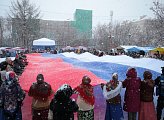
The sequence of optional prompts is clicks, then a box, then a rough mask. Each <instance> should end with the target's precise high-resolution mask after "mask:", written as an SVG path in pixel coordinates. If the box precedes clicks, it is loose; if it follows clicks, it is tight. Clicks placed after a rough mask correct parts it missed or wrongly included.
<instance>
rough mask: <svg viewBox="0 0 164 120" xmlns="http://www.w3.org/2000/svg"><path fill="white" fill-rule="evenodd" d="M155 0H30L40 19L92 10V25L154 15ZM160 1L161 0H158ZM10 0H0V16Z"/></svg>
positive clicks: (67, 16)
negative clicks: (39, 12) (111, 12)
mask: <svg viewBox="0 0 164 120" xmlns="http://www.w3.org/2000/svg"><path fill="white" fill-rule="evenodd" d="M153 1H155V0H30V2H31V3H34V4H36V6H40V10H41V13H42V19H47V20H73V14H74V12H75V10H76V9H87V10H93V26H95V25H97V24H98V23H109V22H110V20H111V19H110V11H113V22H115V21H123V20H139V19H140V16H143V15H147V16H148V17H151V18H152V17H154V15H153V13H152V11H151V10H150V7H151V6H152V5H153ZM159 1H162V0H159ZM10 2H11V0H0V16H5V15H6V13H7V11H8V8H9V6H10V5H11V4H10Z"/></svg>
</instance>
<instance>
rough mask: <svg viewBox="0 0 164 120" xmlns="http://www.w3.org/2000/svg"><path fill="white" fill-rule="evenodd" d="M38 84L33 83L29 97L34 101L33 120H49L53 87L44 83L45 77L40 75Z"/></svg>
mask: <svg viewBox="0 0 164 120" xmlns="http://www.w3.org/2000/svg"><path fill="white" fill-rule="evenodd" d="M36 80H37V82H35V83H33V84H32V85H31V87H30V89H29V93H28V95H29V96H31V97H33V99H32V120H48V111H49V104H50V100H49V96H50V95H51V94H52V89H51V85H50V84H48V83H46V82H45V81H44V76H43V75H42V74H38V75H37V78H36Z"/></svg>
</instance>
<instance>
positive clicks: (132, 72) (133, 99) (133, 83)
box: [122, 68, 141, 120]
mask: <svg viewBox="0 0 164 120" xmlns="http://www.w3.org/2000/svg"><path fill="white" fill-rule="evenodd" d="M126 76H127V78H126V79H125V80H124V81H123V82H122V85H123V88H126V91H125V96H124V106H123V109H124V111H126V112H128V120H136V115H137V112H139V108H140V86H141V79H140V78H139V77H137V71H136V69H135V68H129V69H128V70H127V73H126Z"/></svg>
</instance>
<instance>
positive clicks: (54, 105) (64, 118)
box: [50, 92, 79, 120]
mask: <svg viewBox="0 0 164 120" xmlns="http://www.w3.org/2000/svg"><path fill="white" fill-rule="evenodd" d="M78 108H79V107H78V105H77V104H76V102H75V101H73V100H72V99H71V98H69V97H67V96H65V95H64V93H63V92H60V94H58V95H56V96H55V97H54V99H52V101H51V103H50V110H51V111H53V120H74V114H73V113H74V112H77V111H78Z"/></svg>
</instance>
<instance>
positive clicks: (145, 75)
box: [143, 71, 152, 80]
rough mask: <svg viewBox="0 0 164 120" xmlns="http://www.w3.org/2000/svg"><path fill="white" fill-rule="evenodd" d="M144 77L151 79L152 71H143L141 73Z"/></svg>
mask: <svg viewBox="0 0 164 120" xmlns="http://www.w3.org/2000/svg"><path fill="white" fill-rule="evenodd" d="M143 77H144V79H145V80H146V79H152V73H151V72H150V71H145V72H144V74H143Z"/></svg>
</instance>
